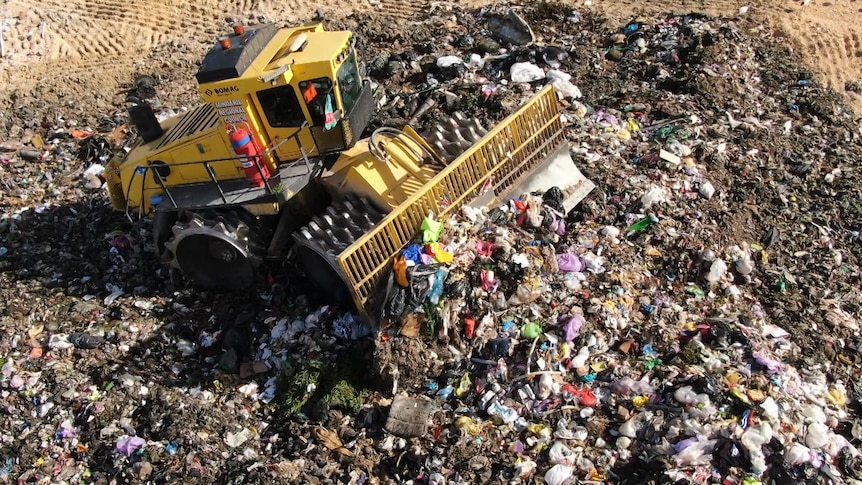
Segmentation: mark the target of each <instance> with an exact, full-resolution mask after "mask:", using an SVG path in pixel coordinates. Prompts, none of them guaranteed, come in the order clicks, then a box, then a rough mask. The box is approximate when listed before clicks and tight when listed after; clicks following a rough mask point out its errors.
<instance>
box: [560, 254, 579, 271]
mask: <svg viewBox="0 0 862 485" xmlns="http://www.w3.org/2000/svg"><path fill="white" fill-rule="evenodd" d="M557 266H558V267H559V268H560V271H565V272H567V273H579V272H580V271H582V270H583V269H584V263H583V262H582V261H581V258H579V257H577V256H575V255H574V254H572V253H560V254H558V255H557Z"/></svg>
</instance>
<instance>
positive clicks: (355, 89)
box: [337, 48, 362, 114]
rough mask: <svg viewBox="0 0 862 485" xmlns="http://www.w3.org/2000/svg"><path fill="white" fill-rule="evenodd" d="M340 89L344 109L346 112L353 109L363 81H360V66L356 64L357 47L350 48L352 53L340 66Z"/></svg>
mask: <svg viewBox="0 0 862 485" xmlns="http://www.w3.org/2000/svg"><path fill="white" fill-rule="evenodd" d="M337 77H338V90H339V92H340V93H341V103H342V105H343V106H342V109H343V110H344V113H345V114H349V113H350V112H351V111H353V105H355V104H356V99H357V98H359V93H360V91H361V90H362V83H361V82H360V81H359V68H358V67H357V65H356V49H354V48H351V49H350V55H349V56H347V59H345V60H344V62H343V63H342V64H341V67H339V68H338V75H337Z"/></svg>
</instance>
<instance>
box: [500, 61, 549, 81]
mask: <svg viewBox="0 0 862 485" xmlns="http://www.w3.org/2000/svg"><path fill="white" fill-rule="evenodd" d="M509 74H510V75H511V76H512V82H516V83H529V82H533V81H538V80H540V79H545V71H544V69H542V68H541V67H539V66H537V65H535V64H531V63H529V62H516V63H514V64H512V67H511V69H510V70H509Z"/></svg>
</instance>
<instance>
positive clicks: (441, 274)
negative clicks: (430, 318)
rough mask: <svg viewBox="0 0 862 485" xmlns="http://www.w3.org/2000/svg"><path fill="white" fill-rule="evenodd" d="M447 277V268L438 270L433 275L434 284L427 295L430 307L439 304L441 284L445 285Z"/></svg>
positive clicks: (441, 291)
mask: <svg viewBox="0 0 862 485" xmlns="http://www.w3.org/2000/svg"><path fill="white" fill-rule="evenodd" d="M448 277H449V269H448V268H445V267H444V268H440V269H438V270H437V272H436V273H434V284H433V285H431V291H430V292H429V293H428V300H429V301H430V302H431V304H432V305H436V304H437V303H439V302H440V296H441V295H443V284H444V283H446V278H448Z"/></svg>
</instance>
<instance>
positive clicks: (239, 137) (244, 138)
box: [229, 128, 269, 187]
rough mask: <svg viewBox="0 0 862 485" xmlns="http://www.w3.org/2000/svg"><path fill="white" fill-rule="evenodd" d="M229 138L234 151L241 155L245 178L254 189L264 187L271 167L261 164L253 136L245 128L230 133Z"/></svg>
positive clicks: (259, 153)
mask: <svg viewBox="0 0 862 485" xmlns="http://www.w3.org/2000/svg"><path fill="white" fill-rule="evenodd" d="M229 138H230V144H231V146H233V151H234V152H236V154H237V155H239V160H240V163H241V164H242V169H243V171H244V172H245V177H246V178H247V179H248V180H249V182H251V185H252V186H253V187H263V184H264V178H269V167H267V166H266V164H262V163H260V155H261V152H260V150H259V149H258V147H257V144H256V143H254V141H253V140H252V138H251V134H249V132H248V130H246V129H244V128H236V129H234V130H232V131H231V132H230V136H229ZM258 168H260V170H258Z"/></svg>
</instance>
